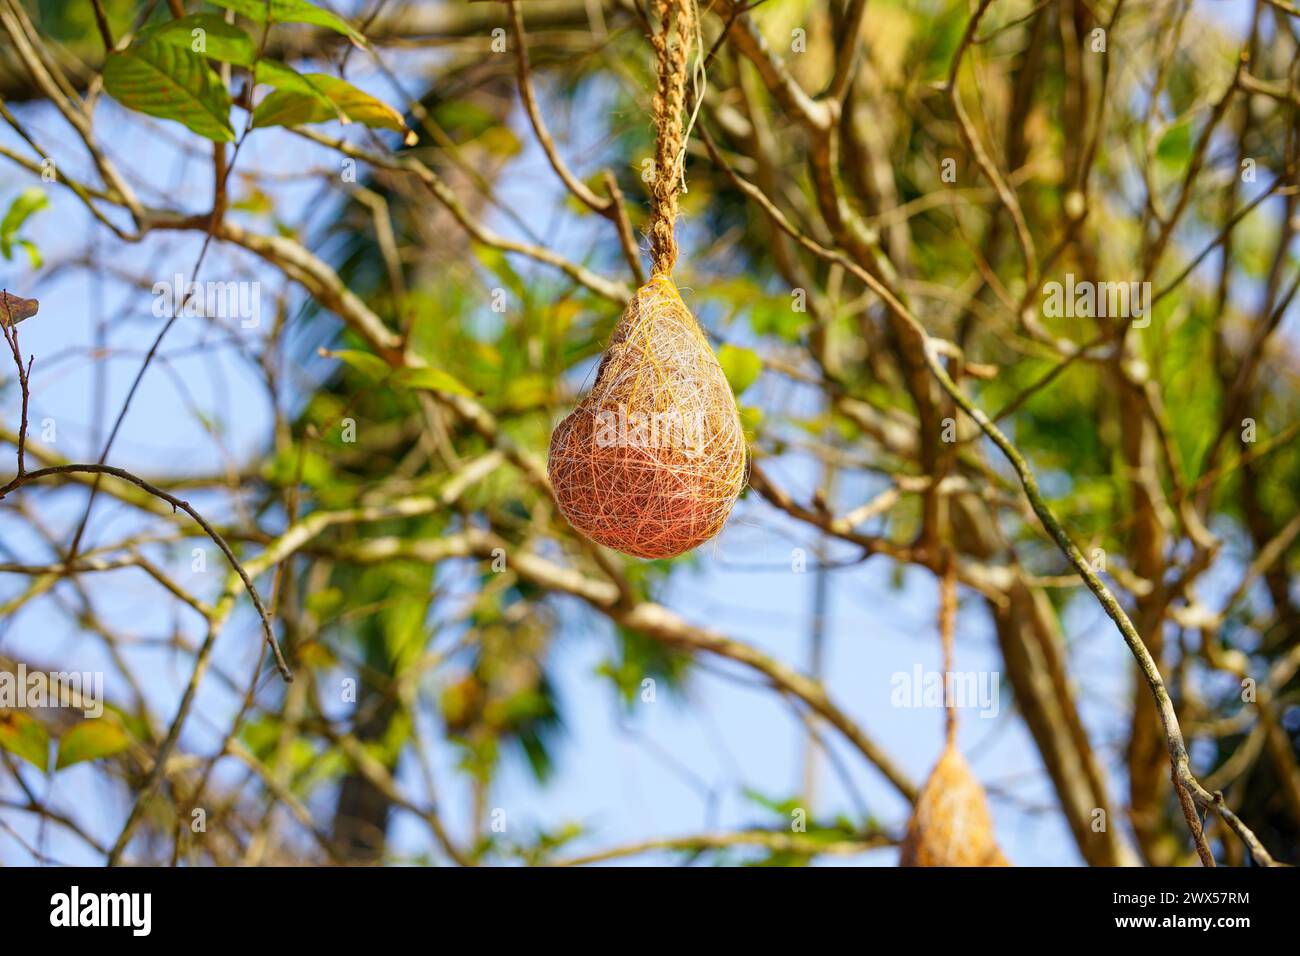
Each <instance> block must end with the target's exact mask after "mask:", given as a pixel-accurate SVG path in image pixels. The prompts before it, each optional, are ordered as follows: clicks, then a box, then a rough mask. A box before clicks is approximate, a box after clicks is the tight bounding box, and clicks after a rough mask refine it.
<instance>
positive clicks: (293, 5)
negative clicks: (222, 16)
mask: <svg viewBox="0 0 1300 956" xmlns="http://www.w3.org/2000/svg"><path fill="white" fill-rule="evenodd" d="M210 2H211V3H212V5H213V6H217V7H221V8H222V9H225V10H234V11H235V12H236V13H238V14H241V15H243V16H246V17H248V19H250V20H252V21H253V22H254V23H267V22H268V21H269V22H270V23H310V24H312V25H313V26H317V27H324V28H325V29H327V30H333V31H334V32H335V33H341V34H343V36H345V37H347V38H348V39H349V40H351V41H352V42H353V43H355V44H357V45H358V46H364V45H365V42H366V38H365V37H363V36H362V35H361V34H360V33H358V32H357V31H356V29H355V28H354V27H353V26H352V25H351V24H350V23H348V22H347V21H346V20H344V19H343V18H342V17H340V16H338V15H337V14H333V13H330V12H329V11H328V10H322V9H321V8H320V7H317V6H313V5H312V4H310V3H308V2H307V0H270V2H269V3H268V0H210ZM268 9H269V11H270V14H271V15H270V17H269V18H268V17H267V11H268Z"/></svg>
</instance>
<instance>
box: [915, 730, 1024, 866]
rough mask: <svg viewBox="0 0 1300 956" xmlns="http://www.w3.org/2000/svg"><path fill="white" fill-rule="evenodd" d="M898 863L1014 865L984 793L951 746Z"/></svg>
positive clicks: (926, 790)
mask: <svg viewBox="0 0 1300 956" xmlns="http://www.w3.org/2000/svg"><path fill="white" fill-rule="evenodd" d="M898 865H899V866H1010V865H1011V864H1010V863H1008V862H1007V858H1006V857H1005V856H1003V855H1002V851H1001V850H1000V849H998V845H997V843H996V842H995V841H994V838H993V820H992V818H991V817H990V816H989V808H988V803H987V801H986V800H985V798H984V790H983V788H982V787H980V785H979V781H978V780H976V779H975V774H974V773H972V772H971V769H970V767H969V766H968V765H967V763H966V761H965V759H964V758H963V757H962V755H961V752H960V751H958V749H957V747H956V746H955V745H954V744H953V743H951V742H949V744H948V746H947V747H945V748H944V751H943V756H942V757H940V758H939V762H938V763H937V764H935V766H934V770H932V771H931V772H930V778H929V779H928V780H926V782H925V786H924V787H922V788H921V795H920V797H918V798H917V801H916V806H915V807H913V809H912V816H911V818H910V819H909V820H908V821H907V832H906V834H905V835H904V836H903V846H902V852H901V854H900V855H899V859H898Z"/></svg>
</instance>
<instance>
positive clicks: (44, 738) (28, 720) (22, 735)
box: [0, 710, 50, 773]
mask: <svg viewBox="0 0 1300 956" xmlns="http://www.w3.org/2000/svg"><path fill="white" fill-rule="evenodd" d="M0 747H3V748H4V749H5V750H7V751H9V752H10V753H11V754H13V755H14V756H15V757H22V758H23V759H24V760H26V761H27V762H28V763H30V764H32V765H34V766H36V767H38V768H40V771H41V773H44V772H45V771H46V770H47V769H48V768H49V765H50V735H49V734H48V733H46V731H45V725H44V724H42V723H41V722H40V721H38V720H36V719H35V718H34V717H31V716H29V715H27V714H24V713H23V712H22V711H19V710H7V711H0Z"/></svg>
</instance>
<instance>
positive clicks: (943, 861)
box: [898, 551, 1011, 866]
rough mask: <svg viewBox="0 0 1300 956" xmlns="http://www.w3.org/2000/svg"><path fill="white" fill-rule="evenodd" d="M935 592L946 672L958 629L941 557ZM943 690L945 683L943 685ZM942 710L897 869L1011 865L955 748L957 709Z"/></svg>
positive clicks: (952, 584) (948, 567)
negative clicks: (934, 758) (938, 745)
mask: <svg viewBox="0 0 1300 956" xmlns="http://www.w3.org/2000/svg"><path fill="white" fill-rule="evenodd" d="M944 564H945V566H944V570H943V578H942V588H941V590H940V592H939V641H940V645H941V647H942V649H943V670H944V674H951V673H952V672H953V671H952V661H953V634H954V632H955V631H956V627H957V560H956V557H955V555H953V553H952V552H951V551H948V552H946V553H945V556H944ZM945 688H946V685H945ZM946 705H947V706H946V707H945V709H944V740H945V742H944V748H943V756H941V757H940V758H939V762H938V763H937V764H935V765H934V769H933V770H931V771H930V777H929V779H928V780H926V781H925V786H924V787H922V788H921V795H920V796H919V797H917V798H916V806H914V807H913V808H912V816H911V817H910V818H909V819H908V821H907V832H906V833H905V834H904V835H903V845H902V848H901V852H900V853H899V857H898V865H899V866H1010V865H1011V864H1010V863H1009V862H1007V858H1006V857H1005V856H1003V855H1002V851H1001V850H1000V849H998V845H997V842H996V841H995V840H994V838H993V818H992V817H990V816H989V806H988V801H987V800H986V799H985V798H984V789H983V788H982V787H981V786H980V784H979V781H978V780H976V779H975V774H974V773H973V772H972V771H971V768H970V765H969V764H967V763H966V760H965V758H963V757H962V755H961V751H960V750H958V749H957V710H956V708H955V706H954V704H953V701H952V700H951V699H949V700H947V701H946Z"/></svg>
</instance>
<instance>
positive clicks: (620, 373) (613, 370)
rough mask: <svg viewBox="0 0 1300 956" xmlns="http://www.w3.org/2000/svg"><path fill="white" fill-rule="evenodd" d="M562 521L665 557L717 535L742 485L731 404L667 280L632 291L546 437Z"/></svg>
mask: <svg viewBox="0 0 1300 956" xmlns="http://www.w3.org/2000/svg"><path fill="white" fill-rule="evenodd" d="M547 470H548V472H549V474H550V477H551V484H552V485H553V486H554V488H555V496H556V500H557V501H558V502H559V506H560V510H561V511H562V512H563V514H564V516H565V518H567V519H568V521H569V523H570V524H571V525H573V527H575V528H576V529H578V530H579V531H581V532H582V533H583V534H584V535H586V536H587V537H588V538H591V539H592V540H593V541H597V542H599V543H601V544H604V545H608V546H609V547H611V548H616V549H618V550H619V551H622V552H624V553H626V554H631V555H636V556H637V557H641V558H671V557H674V556H676V555H679V554H682V553H683V552H686V551H689V550H691V549H692V548H694V547H697V546H698V545H700V544H703V543H704V542H705V541H708V540H709V539H710V538H712V537H713V536H714V535H716V534H717V533H718V532H719V531H720V530H722V525H723V523H724V522H725V521H726V520H727V516H728V515H729V514H730V513H731V509H732V506H733V505H735V503H736V499H737V498H738V497H739V496H740V492H741V490H742V489H743V488H744V486H745V475H746V458H745V436H744V431H743V429H742V428H741V424H740V414H739V411H738V410H737V408H736V399H735V397H734V396H733V395H732V393H731V388H730V386H729V385H728V384H727V379H726V376H725V375H723V373H722V368H721V366H720V365H719V364H718V360H717V358H716V357H715V356H714V354H713V350H712V349H711V348H710V347H709V342H708V339H706V338H705V336H704V333H703V332H702V331H701V329H700V327H699V324H698V323H697V322H696V321H695V318H694V317H693V316H692V315H691V313H690V311H689V310H688V309H687V308H686V303H684V302H683V301H682V297H681V296H680V295H679V294H678V292H677V287H676V286H675V285H674V284H673V281H672V279H671V278H669V277H668V276H665V275H656V276H654V277H652V278H651V279H650V280H649V281H648V282H647V283H646V284H645V285H643V286H642V287H641V288H640V289H638V290H637V292H636V295H634V296H633V298H632V301H631V302H630V303H629V304H628V307H627V310H626V311H625V312H624V313H623V317H622V319H621V320H620V321H619V323H618V326H617V327H616V328H615V330H614V334H613V336H612V337H611V339H610V342H609V347H608V348H607V349H606V351H605V356H604V358H603V359H602V361H601V363H600V369H599V371H598V372H597V373H596V382H595V385H594V386H593V387H592V390H591V393H590V394H589V395H588V396H587V397H586V398H585V399H583V400H582V402H581V403H580V404H579V405H578V407H577V408H575V409H574V410H573V411H572V412H571V413H570V414H569V415H568V417H566V418H565V419H564V420H563V421H562V422H560V424H559V425H558V426H556V429H555V433H554V434H553V435H552V436H551V449H550V460H549V463H548V469H547Z"/></svg>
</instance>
